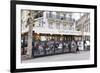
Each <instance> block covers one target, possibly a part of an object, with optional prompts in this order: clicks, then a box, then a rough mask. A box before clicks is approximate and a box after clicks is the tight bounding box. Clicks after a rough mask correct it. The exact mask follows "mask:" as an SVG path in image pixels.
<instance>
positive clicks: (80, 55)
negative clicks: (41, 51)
mask: <svg viewBox="0 0 100 73" xmlns="http://www.w3.org/2000/svg"><path fill="white" fill-rule="evenodd" d="M89 56H90V52H89V51H80V52H77V53H66V54H58V55H52V56H45V57H39V58H33V59H27V60H26V59H24V56H23V60H22V63H29V62H52V61H69V60H86V59H89Z"/></svg>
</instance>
